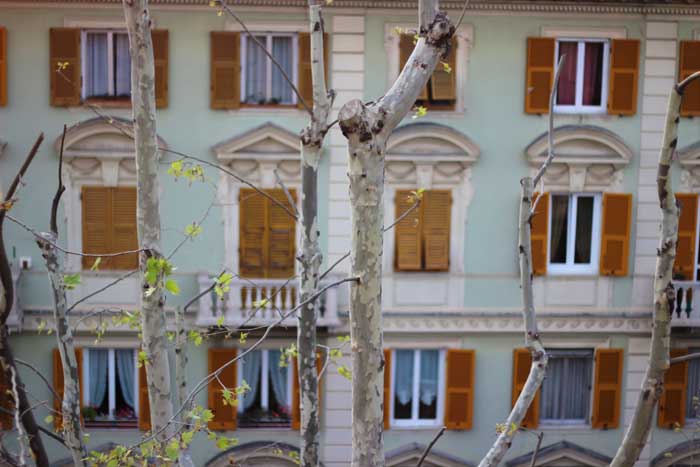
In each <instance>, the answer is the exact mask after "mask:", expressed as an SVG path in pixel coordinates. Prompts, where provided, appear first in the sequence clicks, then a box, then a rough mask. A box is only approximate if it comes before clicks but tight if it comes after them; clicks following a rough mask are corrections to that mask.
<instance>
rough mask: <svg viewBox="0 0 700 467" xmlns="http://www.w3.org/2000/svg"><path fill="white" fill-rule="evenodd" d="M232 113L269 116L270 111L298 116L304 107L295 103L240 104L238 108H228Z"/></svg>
mask: <svg viewBox="0 0 700 467" xmlns="http://www.w3.org/2000/svg"><path fill="white" fill-rule="evenodd" d="M229 112H231V113H233V114H246V115H266V116H269V115H270V113H271V112H274V113H275V114H276V115H283V116H284V115H287V116H299V115H301V114H303V113H304V109H300V108H298V107H297V106H296V105H285V106H281V105H270V106H267V105H250V104H241V107H240V108H238V109H233V110H229Z"/></svg>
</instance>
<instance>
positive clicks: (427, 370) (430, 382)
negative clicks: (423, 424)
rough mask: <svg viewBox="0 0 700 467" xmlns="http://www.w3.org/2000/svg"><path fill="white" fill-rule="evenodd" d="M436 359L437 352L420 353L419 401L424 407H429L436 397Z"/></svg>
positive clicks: (437, 363)
mask: <svg viewBox="0 0 700 467" xmlns="http://www.w3.org/2000/svg"><path fill="white" fill-rule="evenodd" d="M438 357H439V352H438V351H437V350H421V352H420V401H421V403H423V404H424V405H431V404H432V403H433V401H434V400H435V397H437V389H438V365H439V361H438Z"/></svg>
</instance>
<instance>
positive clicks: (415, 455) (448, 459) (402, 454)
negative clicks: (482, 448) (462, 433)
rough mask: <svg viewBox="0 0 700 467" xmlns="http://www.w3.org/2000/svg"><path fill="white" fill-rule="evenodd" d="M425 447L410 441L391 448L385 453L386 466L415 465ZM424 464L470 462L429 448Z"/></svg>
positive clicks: (460, 466)
mask: <svg viewBox="0 0 700 467" xmlns="http://www.w3.org/2000/svg"><path fill="white" fill-rule="evenodd" d="M392 428H393V426H392ZM425 448H426V446H425V445H423V444H419V443H410V444H406V445H404V446H401V447H398V448H396V449H392V450H391V451H389V452H387V453H386V456H385V457H386V467H400V466H404V465H415V464H416V463H417V462H418V461H419V460H420V458H421V456H422V455H423V452H425ZM425 465H426V466H428V465H429V466H431V467H432V466H434V467H470V466H471V465H472V464H470V463H467V462H466V461H464V460H463V459H460V458H459V457H457V456H453V455H452V454H448V453H446V452H442V451H440V450H438V449H431V451H430V453H429V454H428V456H427V457H426V458H425Z"/></svg>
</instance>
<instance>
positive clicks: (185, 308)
mask: <svg viewBox="0 0 700 467" xmlns="http://www.w3.org/2000/svg"><path fill="white" fill-rule="evenodd" d="M224 272H226V270H223V271H221V272H220V273H219V275H218V276H216V277H217V279H218V278H219V277H221V275H222V274H223V273H224ZM216 284H217V282H216V280H215V281H214V282H212V283H211V285H210V286H209V287H207V288H206V289H204V290H203V291H202V292H199V293H198V294H197V295H195V296H194V297H192V299H190V301H188V302H187V303H186V304H185V306H184V307H183V308H182V312H183V313H187V309H188V308H189V307H191V306H192V305H193V304H194V303H195V302H196V301H198V300H199V299H200V298H202V297H204V296H205V295H206V294H208V293H209V292H211V291H212V290H214V287H216Z"/></svg>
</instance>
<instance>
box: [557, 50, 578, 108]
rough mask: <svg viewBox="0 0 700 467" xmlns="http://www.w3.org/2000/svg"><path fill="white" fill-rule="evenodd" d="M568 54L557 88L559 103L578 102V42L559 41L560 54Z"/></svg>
mask: <svg viewBox="0 0 700 467" xmlns="http://www.w3.org/2000/svg"><path fill="white" fill-rule="evenodd" d="M565 54H566V61H565V62H564V66H563V67H562V69H561V71H560V72H559V87H558V88H557V105H575V104H576V63H577V61H578V42H559V56H558V57H557V63H558V62H559V60H560V59H561V57H562V55H565Z"/></svg>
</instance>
